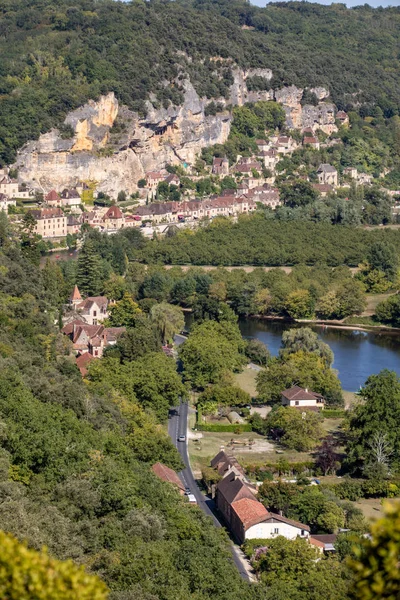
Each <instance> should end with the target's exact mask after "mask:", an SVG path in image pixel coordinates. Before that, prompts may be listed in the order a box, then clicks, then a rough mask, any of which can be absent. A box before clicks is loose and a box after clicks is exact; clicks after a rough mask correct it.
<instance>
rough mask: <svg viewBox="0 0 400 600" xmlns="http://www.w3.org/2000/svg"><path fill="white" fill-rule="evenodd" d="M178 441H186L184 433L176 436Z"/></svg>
mask: <svg viewBox="0 0 400 600" xmlns="http://www.w3.org/2000/svg"><path fill="white" fill-rule="evenodd" d="M178 442H186V435H180V436H179V437H178Z"/></svg>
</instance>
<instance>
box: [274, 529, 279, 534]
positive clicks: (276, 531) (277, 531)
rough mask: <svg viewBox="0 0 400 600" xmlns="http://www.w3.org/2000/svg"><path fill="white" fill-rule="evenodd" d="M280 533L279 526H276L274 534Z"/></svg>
mask: <svg viewBox="0 0 400 600" xmlns="http://www.w3.org/2000/svg"><path fill="white" fill-rule="evenodd" d="M278 533H279V529H278V527H275V529H274V534H275V535H277V534H278Z"/></svg>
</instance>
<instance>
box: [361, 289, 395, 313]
mask: <svg viewBox="0 0 400 600" xmlns="http://www.w3.org/2000/svg"><path fill="white" fill-rule="evenodd" d="M389 296H393V292H389V293H386V294H368V295H367V306H366V307H365V310H364V312H363V313H361V316H362V317H370V316H371V315H374V314H375V309H376V307H377V306H378V304H379V302H382V300H386V299H387V298H389Z"/></svg>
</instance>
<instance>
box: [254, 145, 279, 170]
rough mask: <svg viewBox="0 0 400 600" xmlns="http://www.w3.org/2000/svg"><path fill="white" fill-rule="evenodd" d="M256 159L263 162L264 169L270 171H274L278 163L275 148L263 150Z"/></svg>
mask: <svg viewBox="0 0 400 600" xmlns="http://www.w3.org/2000/svg"><path fill="white" fill-rule="evenodd" d="M258 157H259V158H260V159H261V160H262V161H263V162H264V167H265V168H266V169H270V170H271V171H273V170H274V169H275V167H276V165H277V163H278V162H279V161H280V156H279V155H278V152H277V150H276V148H271V149H270V150H263V151H262V152H260V154H259V155H258Z"/></svg>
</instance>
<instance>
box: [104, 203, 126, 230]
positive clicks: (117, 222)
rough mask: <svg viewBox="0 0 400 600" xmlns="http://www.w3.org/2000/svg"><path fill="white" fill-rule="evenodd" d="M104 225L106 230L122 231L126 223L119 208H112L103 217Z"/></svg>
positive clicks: (114, 206)
mask: <svg viewBox="0 0 400 600" xmlns="http://www.w3.org/2000/svg"><path fill="white" fill-rule="evenodd" d="M102 223H103V225H104V227H105V229H113V230H118V229H122V228H123V226H124V223H125V218H124V215H123V213H122V211H121V209H120V208H119V206H116V205H113V206H110V208H108V209H107V210H106V212H105V214H104V216H103V219H102Z"/></svg>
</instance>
